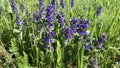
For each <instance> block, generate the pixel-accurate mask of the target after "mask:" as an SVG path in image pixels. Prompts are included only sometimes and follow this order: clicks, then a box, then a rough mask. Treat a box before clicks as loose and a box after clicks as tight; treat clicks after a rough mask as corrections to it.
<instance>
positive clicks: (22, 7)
mask: <svg viewBox="0 0 120 68" xmlns="http://www.w3.org/2000/svg"><path fill="white" fill-rule="evenodd" d="M20 10H21V11H22V12H24V5H23V4H22V3H21V4H20Z"/></svg>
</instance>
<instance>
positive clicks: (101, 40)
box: [94, 34, 108, 49]
mask: <svg viewBox="0 0 120 68" xmlns="http://www.w3.org/2000/svg"><path fill="white" fill-rule="evenodd" d="M107 38H108V36H107V35H105V34H103V35H102V36H101V37H98V40H94V43H95V45H97V48H99V49H103V44H104V43H105V42H106V41H107Z"/></svg>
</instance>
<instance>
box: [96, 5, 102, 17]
mask: <svg viewBox="0 0 120 68" xmlns="http://www.w3.org/2000/svg"><path fill="white" fill-rule="evenodd" d="M96 14H97V16H99V15H101V14H102V6H101V5H100V6H99V7H98V9H97V11H96Z"/></svg>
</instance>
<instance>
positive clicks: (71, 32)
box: [63, 28, 76, 39]
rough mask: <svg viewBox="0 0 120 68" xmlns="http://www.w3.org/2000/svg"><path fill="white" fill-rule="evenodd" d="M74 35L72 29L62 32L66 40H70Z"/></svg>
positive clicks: (74, 31)
mask: <svg viewBox="0 0 120 68" xmlns="http://www.w3.org/2000/svg"><path fill="white" fill-rule="evenodd" d="M75 33H76V29H74V28H67V29H65V30H64V31H63V34H64V35H65V38H66V39H71V38H72V37H73V35H74V34H75Z"/></svg>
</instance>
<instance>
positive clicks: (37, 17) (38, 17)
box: [33, 10, 41, 21]
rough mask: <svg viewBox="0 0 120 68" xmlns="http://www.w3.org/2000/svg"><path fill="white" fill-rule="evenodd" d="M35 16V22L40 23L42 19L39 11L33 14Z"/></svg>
mask: <svg viewBox="0 0 120 68" xmlns="http://www.w3.org/2000/svg"><path fill="white" fill-rule="evenodd" d="M33 16H34V18H33V20H34V21H39V20H40V19H41V15H40V12H39V10H36V11H35V13H34V14H33Z"/></svg>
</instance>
